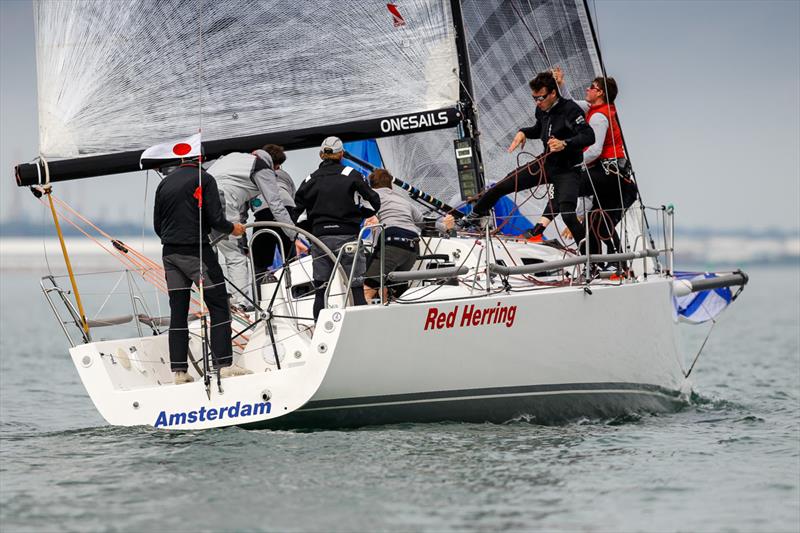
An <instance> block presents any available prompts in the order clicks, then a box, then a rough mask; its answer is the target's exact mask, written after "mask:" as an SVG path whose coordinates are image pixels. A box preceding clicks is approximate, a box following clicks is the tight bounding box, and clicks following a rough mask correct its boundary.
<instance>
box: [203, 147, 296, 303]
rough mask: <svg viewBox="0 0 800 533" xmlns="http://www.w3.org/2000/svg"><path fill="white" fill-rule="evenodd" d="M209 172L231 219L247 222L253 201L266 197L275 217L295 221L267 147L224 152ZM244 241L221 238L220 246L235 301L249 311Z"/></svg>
mask: <svg viewBox="0 0 800 533" xmlns="http://www.w3.org/2000/svg"><path fill="white" fill-rule="evenodd" d="M265 148H266V147H265ZM208 173H209V174H211V176H213V177H214V179H215V180H216V181H217V184H218V186H219V193H220V199H221V200H222V204H223V206H224V207H225V216H226V217H227V218H229V219H231V220H236V221H238V222H245V221H247V210H248V208H249V207H250V201H251V200H253V199H255V198H257V197H258V198H264V199H265V200H266V201H265V202H264V205H265V207H267V208H269V209H270V210H271V213H272V215H273V220H278V221H280V222H285V223H287V224H293V221H292V218H291V217H290V216H289V212H288V211H287V210H286V207H284V204H283V201H282V200H281V196H280V194H279V187H278V179H277V177H276V175H275V170H274V163H273V161H272V156H271V155H270V154H269V152H267V151H266V150H265V149H262V150H256V151H254V152H253V153H252V154H248V153H243V152H233V153H230V154H227V155H224V156H222V157H220V158H219V159H217V160H216V161H214V163H212V165H211V166H210V167H209V168H208ZM257 220H258V219H257ZM286 234H287V236H288V238H290V239H292V240H294V238H295V237H296V232H292V231H290V230H286ZM243 241H244V238H238V237H228V238H226V239H223V240H221V241H220V242H219V243H218V244H217V248H218V249H219V250H220V252H222V255H223V257H225V268H226V269H227V271H228V280H229V283H230V285H231V286H232V287H230V289H229V291H228V292H229V294H230V298H231V303H232V304H233V305H234V306H236V307H237V308H239V309H242V310H246V309H251V308H252V306H250V305H249V304H248V301H247V297H246V296H245V294H244V293H243V291H244V289H245V287H247V285H248V282H249V280H250V277H249V276H248V268H247V255H246V246H245V243H244V242H243ZM271 263H272V261H270V264H271Z"/></svg>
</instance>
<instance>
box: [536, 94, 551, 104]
mask: <svg viewBox="0 0 800 533" xmlns="http://www.w3.org/2000/svg"><path fill="white" fill-rule="evenodd" d="M548 96H550V93H548V94H545V95H542V96H534V97H533V100H534V101H535V102H543V101H544V99H545V98H547V97H548Z"/></svg>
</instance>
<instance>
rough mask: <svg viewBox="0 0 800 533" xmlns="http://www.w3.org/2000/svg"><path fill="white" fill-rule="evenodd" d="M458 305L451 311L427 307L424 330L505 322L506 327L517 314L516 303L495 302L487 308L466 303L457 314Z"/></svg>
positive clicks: (510, 324) (512, 321)
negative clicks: (503, 303)
mask: <svg viewBox="0 0 800 533" xmlns="http://www.w3.org/2000/svg"><path fill="white" fill-rule="evenodd" d="M459 307H460V306H458V305H457V306H456V307H455V309H453V310H452V311H450V312H449V313H448V312H445V311H439V308H438V307H431V308H430V309H428V316H427V318H426V319H425V331H427V330H429V329H450V328H454V327H456V326H457V327H459V328H466V327H470V326H487V325H491V324H505V325H506V327H507V328H510V327H511V326H513V325H514V319H515V318H516V316H517V306H516V305H508V306H506V305H501V303H500V302H497V305H496V306H495V307H490V308H489V309H476V308H475V306H474V305H466V306H464V308H463V309H462V310H461V314H460V315H459V312H458V310H459Z"/></svg>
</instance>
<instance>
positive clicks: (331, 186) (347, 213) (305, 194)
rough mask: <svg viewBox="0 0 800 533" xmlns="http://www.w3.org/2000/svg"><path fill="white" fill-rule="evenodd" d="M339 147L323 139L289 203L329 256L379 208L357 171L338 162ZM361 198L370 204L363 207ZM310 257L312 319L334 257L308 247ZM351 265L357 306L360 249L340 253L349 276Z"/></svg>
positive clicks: (353, 237) (360, 294) (361, 293)
mask: <svg viewBox="0 0 800 533" xmlns="http://www.w3.org/2000/svg"><path fill="white" fill-rule="evenodd" d="M343 156H344V147H343V145H342V141H341V139H339V138H338V137H328V138H326V139H325V140H324V141H323V142H322V145H321V146H320V149H319V157H320V159H322V163H320V165H319V168H318V169H317V170H315V171H314V172H313V173H312V174H311V175H309V176H308V177H307V178H306V179H305V181H303V183H302V184H301V185H300V187H299V188H298V189H297V194H295V197H294V201H295V204H296V206H297V207H296V209H295V214H296V215H297V216H298V218H299V217H300V215H302V214H303V213H304V212H305V213H306V214H307V217H308V223H309V224H310V226H311V233H312V234H313V235H314V236H315V237H317V238H318V239H319V240H320V241H322V242H323V243H324V244H325V246H327V247H328V248H330V249H331V250H332V251H333V253H334V254H338V253H339V249H340V248H341V247H342V246H343V245H345V244H346V243H348V242H351V241H355V240H356V239H358V235H359V231H360V230H361V223H362V222H363V221H364V219H365V218H368V217H371V216H373V215H375V213H377V212H378V209H380V207H381V198H380V196H378V193H376V192H375V191H373V190H372V189H370V187H369V185H367V183H366V182H365V181H364V177H363V176H362V175H361V173H360V172H358V171H357V170H355V169H354V168H352V167H347V166H344V165H342V158H343ZM363 202H366V203H367V204H368V205H369V207H367V206H365V205H364V203H363ZM311 256H312V257H313V259H314V268H313V278H314V287H315V296H314V320H316V319H317V317H318V316H319V313H320V311H322V307H323V305H324V303H325V284H326V283H327V282H328V280H329V279H330V277H331V274H332V273H333V261H332V260H331V259H330V258H329V257H328V255H327V254H326V253H325V252H324V251H323V250H321V249H320V248H319V246H315V245H314V244H312V245H311ZM354 260H355V264H356V268H355V271H354V273H353V279H352V280H350V287H351V288H352V294H353V300H354V302H355V304H356V305H365V304H366V303H367V302H366V300H365V299H364V291H363V289H362V287H363V284H364V281H363V276H364V271H365V269H366V258H365V257H364V254H362V253H359V254H358V256H357V257H354V255H353V254H349V253H344V254H343V256H342V266H343V267H344V270H345V272H346V273H347V274H348V275H349V274H350V270H351V267H352V265H353V261H354Z"/></svg>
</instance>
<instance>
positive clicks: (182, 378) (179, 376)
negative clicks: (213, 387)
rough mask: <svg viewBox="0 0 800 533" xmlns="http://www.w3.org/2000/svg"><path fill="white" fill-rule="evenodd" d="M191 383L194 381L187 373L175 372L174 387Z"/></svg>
mask: <svg viewBox="0 0 800 533" xmlns="http://www.w3.org/2000/svg"><path fill="white" fill-rule="evenodd" d="M192 381H194V378H193V377H192V376H190V375H189V373H188V372H175V385H182V384H184V383H191V382H192Z"/></svg>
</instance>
